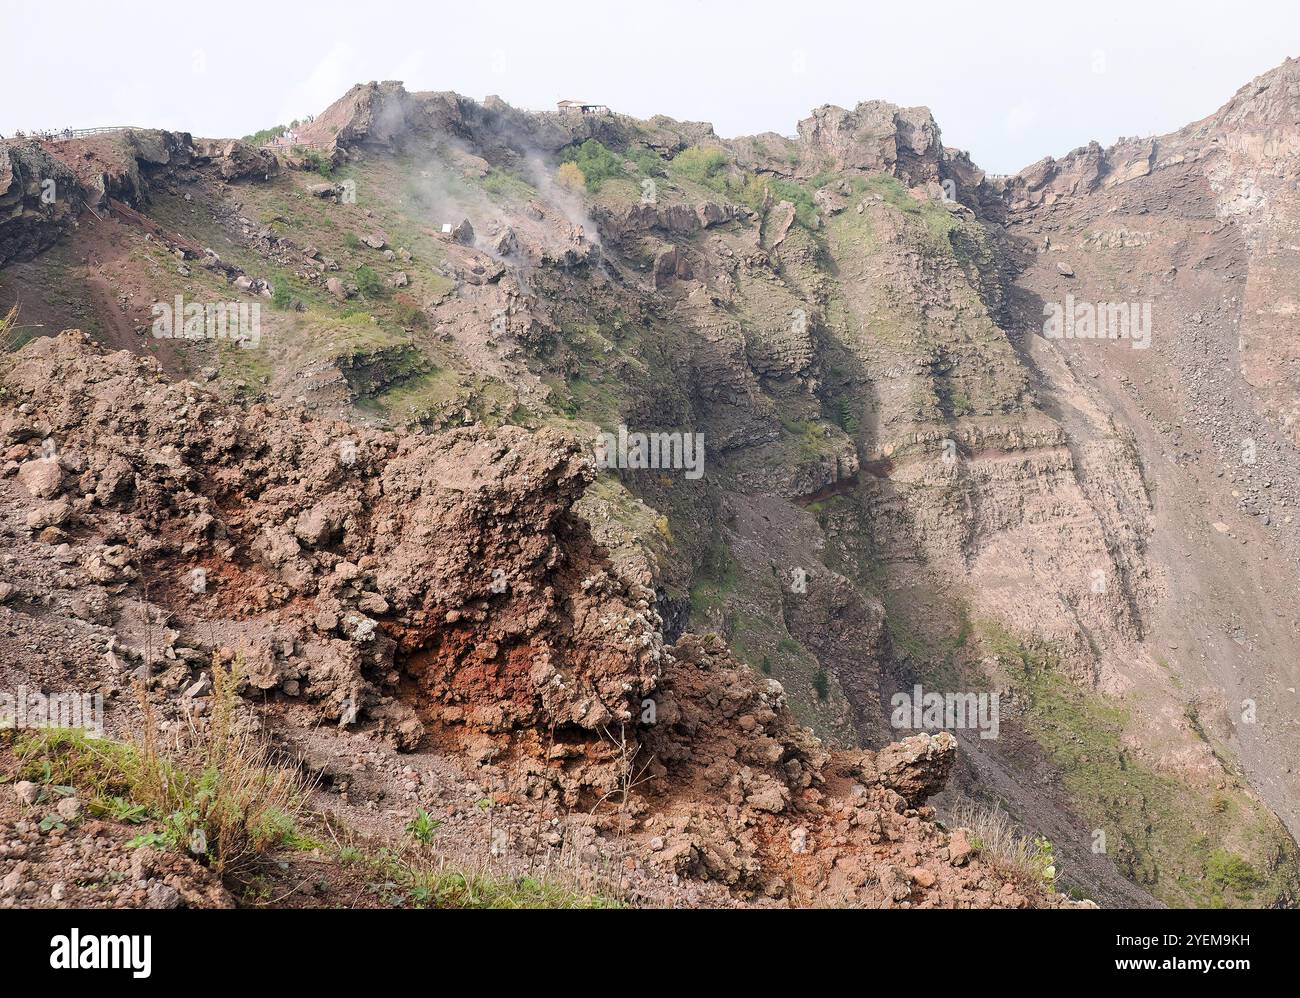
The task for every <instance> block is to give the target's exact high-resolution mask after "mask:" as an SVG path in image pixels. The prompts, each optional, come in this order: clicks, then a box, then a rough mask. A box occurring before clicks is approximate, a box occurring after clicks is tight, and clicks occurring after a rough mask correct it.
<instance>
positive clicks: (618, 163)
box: [560, 139, 624, 194]
mask: <svg viewBox="0 0 1300 998" xmlns="http://www.w3.org/2000/svg"><path fill="white" fill-rule="evenodd" d="M560 162H561V163H572V164H573V165H574V166H576V167H577V168H578V169H579V170H581V171H582V176H583V178H584V181H585V183H586V185H587V190H588V191H590V192H591V193H592V194H595V193H596V192H597V191H599V190H600V185H601V184H602V183H604V182H605V181H606V180H608V179H609V178H610V177H621V176H623V175H624V174H623V157H622V156H619V155H618V154H617V153H615V152H613V151H611V150H610V149H607V148H606V147H605V146H604V145H602V144H601V143H600V142H597V141H596V140H595V139H588V140H587V141H586V142H584V143H583V144H582V145H580V146H576V147H575V146H570V147H569V148H568V149H565V150H564V152H562V153H561V154H560Z"/></svg>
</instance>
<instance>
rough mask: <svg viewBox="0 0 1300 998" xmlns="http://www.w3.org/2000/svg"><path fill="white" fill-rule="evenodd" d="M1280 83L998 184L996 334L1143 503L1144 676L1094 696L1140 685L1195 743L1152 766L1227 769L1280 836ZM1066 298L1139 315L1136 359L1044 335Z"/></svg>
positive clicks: (1285, 432) (1288, 227)
mask: <svg viewBox="0 0 1300 998" xmlns="http://www.w3.org/2000/svg"><path fill="white" fill-rule="evenodd" d="M1296 74H1297V63H1296V62H1295V61H1294V60H1292V61H1289V62H1287V63H1286V64H1284V65H1283V66H1281V67H1279V68H1277V69H1276V70H1274V71H1272V72H1270V73H1268V74H1265V75H1264V76H1262V77H1260V78H1259V79H1257V80H1255V81H1254V82H1253V83H1251V84H1250V85H1248V86H1247V87H1244V88H1243V89H1242V90H1241V91H1239V92H1238V94H1237V95H1236V96H1235V97H1234V98H1233V100H1232V101H1230V102H1229V103H1228V104H1227V105H1225V107H1224V108H1222V109H1221V110H1220V111H1219V112H1217V113H1216V114H1214V115H1211V116H1210V117H1208V118H1206V119H1204V120H1203V121H1201V122H1197V123H1196V124H1193V125H1189V126H1188V127H1186V128H1184V129H1182V130H1181V131H1179V132H1176V133H1174V134H1172V135H1167V136H1161V137H1158V138H1154V139H1144V140H1140V141H1139V140H1125V141H1122V142H1120V143H1119V144H1117V145H1116V146H1115V147H1112V148H1110V149H1106V150H1101V149H1099V148H1097V147H1090V148H1089V149H1086V150H1081V151H1079V152H1077V153H1074V154H1071V156H1069V157H1067V158H1066V159H1065V160H1062V161H1061V162H1059V163H1053V162H1048V163H1045V164H1040V165H1038V166H1036V167H1034V168H1031V169H1030V170H1029V171H1026V172H1025V173H1024V174H1021V175H1020V176H1019V177H1017V178H1014V179H1013V180H1012V181H1011V182H1010V183H1009V185H1008V192H1009V194H1010V215H1009V220H1010V223H1011V224H1010V231H1011V232H1012V233H1013V234H1014V236H1015V240H1016V242H1017V243H1018V244H1019V247H1020V252H1021V254H1022V259H1023V261H1024V262H1023V267H1024V270H1023V272H1022V274H1021V275H1020V277H1019V278H1018V280H1017V284H1016V292H1015V294H1016V299H1017V309H1018V312H1019V316H1020V318H1019V323H1018V325H1019V328H1020V329H1022V330H1024V331H1025V333H1026V336H1025V339H1024V340H1023V343H1024V350H1025V352H1026V353H1027V354H1028V355H1029V356H1030V357H1031V358H1032V363H1033V364H1034V366H1035V368H1036V369H1037V370H1038V371H1039V372H1040V374H1041V378H1042V383H1043V386H1044V396H1045V398H1047V399H1048V400H1049V401H1050V403H1052V404H1054V405H1055V406H1057V407H1058V408H1059V409H1060V410H1061V411H1063V412H1066V413H1069V414H1070V419H1069V421H1068V424H1067V425H1068V426H1069V427H1070V430H1071V434H1072V436H1073V437H1074V439H1076V440H1078V441H1080V442H1089V441H1093V440H1095V439H1096V438H1097V436H1098V429H1099V428H1100V427H1101V426H1103V425H1104V424H1105V423H1110V424H1114V425H1121V426H1125V427H1128V428H1130V431H1131V437H1132V446H1133V450H1134V453H1135V454H1136V455H1137V456H1138V457H1139V458H1140V460H1141V463H1142V467H1143V469H1144V472H1143V474H1144V478H1145V481H1146V489H1147V491H1148V492H1149V493H1150V495H1151V497H1152V505H1151V511H1150V516H1149V517H1148V518H1147V521H1146V525H1145V527H1144V529H1143V530H1142V533H1143V534H1144V535H1145V542H1144V552H1143V555H1144V560H1145V564H1146V566H1147V571H1148V572H1149V573H1150V575H1151V576H1152V577H1153V578H1154V579H1158V580H1159V584H1158V586H1157V589H1156V595H1157V598H1156V599H1155V600H1154V601H1151V602H1150V603H1149V604H1147V605H1145V606H1143V605H1142V604H1139V609H1140V610H1141V611H1142V612H1141V616H1140V620H1141V621H1142V624H1143V628H1144V631H1145V635H1146V637H1147V640H1146V641H1145V642H1144V644H1143V650H1144V652H1145V655H1146V656H1148V657H1147V664H1146V665H1145V666H1144V667H1143V668H1141V669H1136V670H1135V669H1133V668H1132V667H1131V666H1130V667H1128V668H1126V667H1125V664H1124V663H1123V662H1122V661H1121V662H1117V663H1115V664H1114V665H1113V666H1111V667H1110V669H1108V673H1109V675H1110V676H1111V683H1110V685H1112V686H1115V687H1127V688H1129V689H1133V690H1137V691H1142V694H1141V695H1139V696H1134V697H1133V699H1134V700H1135V702H1141V701H1143V700H1144V701H1145V702H1146V704H1147V705H1148V707H1147V709H1148V710H1149V711H1150V712H1151V713H1152V714H1156V713H1157V712H1158V709H1159V708H1158V705H1159V704H1161V703H1162V702H1163V703H1170V702H1177V701H1179V700H1182V701H1184V702H1185V703H1186V704H1187V708H1186V714H1187V717H1188V719H1189V721H1190V723H1191V725H1192V727H1193V728H1194V729H1195V730H1196V731H1197V732H1198V733H1199V734H1200V736H1201V738H1202V739H1203V744H1202V746H1201V747H1200V749H1199V752H1194V751H1193V750H1192V749H1191V748H1189V747H1188V746H1187V745H1185V744H1182V743H1180V742H1179V741H1178V740H1177V739H1174V738H1168V739H1166V740H1164V745H1165V748H1164V749H1163V752H1162V753H1161V754H1160V756H1159V758H1160V759H1161V761H1162V762H1163V763H1165V764H1167V765H1168V766H1170V767H1171V768H1174V769H1185V770H1190V771H1192V772H1196V771H1198V770H1199V771H1202V772H1205V773H1207V774H1208V773H1213V772H1215V770H1216V767H1215V766H1214V765H1213V764H1212V763H1211V762H1210V760H1209V756H1210V754H1211V753H1214V754H1216V755H1226V756H1229V757H1234V758H1236V759H1238V760H1239V764H1240V765H1241V766H1242V768H1243V769H1244V771H1245V772H1246V774H1247V775H1248V776H1249V778H1250V782H1251V784H1252V785H1253V786H1254V787H1255V788H1256V790H1257V791H1258V792H1259V794H1260V795H1261V796H1262V798H1263V799H1264V800H1265V801H1267V802H1268V804H1269V805H1270V806H1271V807H1272V808H1273V809H1275V810H1276V812H1277V813H1278V814H1279V815H1280V816H1281V817H1282V818H1283V820H1284V821H1285V822H1286V823H1287V824H1288V826H1289V827H1290V828H1291V830H1292V832H1293V833H1294V832H1295V831H1296V829H1297V824H1296V822H1297V813H1298V812H1297V796H1296V794H1297V792H1298V790H1297V785H1296V781H1295V779H1294V775H1293V774H1292V773H1289V772H1287V770H1288V769H1291V768H1293V767H1292V766H1291V765H1290V763H1289V762H1285V761H1283V760H1289V759H1294V758H1296V753H1297V751H1300V745H1297V743H1296V742H1295V735H1296V729H1295V725H1294V694H1293V693H1291V692H1289V691H1290V690H1292V689H1294V688H1295V680H1296V673H1295V668H1296V667H1295V661H1296V655H1295V650H1296V638H1297V630H1296V622H1295V619H1294V614H1293V613H1292V612H1291V611H1290V610H1289V609H1284V608H1285V607H1288V606H1289V605H1290V604H1292V603H1293V602H1294V600H1293V598H1292V597H1293V595H1294V593H1295V592H1296V590H1297V582H1298V581H1300V579H1298V578H1297V552H1298V549H1297V541H1296V532H1295V528H1294V514H1295V504H1296V499H1297V496H1298V495H1300V482H1298V481H1297V461H1296V435H1295V402H1296V389H1297V380H1296V378H1297V370H1298V368H1297V358H1296V352H1295V337H1294V335H1293V334H1292V333H1291V332H1290V331H1289V330H1290V320H1289V319H1288V316H1289V315H1290V313H1291V311H1292V310H1293V306H1292V304H1288V303H1289V302H1290V296H1291V289H1292V288H1293V287H1294V284H1295V278H1296V268H1297V266H1298V265H1300V258H1298V257H1297V249H1296V247H1295V245H1294V240H1293V238H1292V234H1293V232H1294V229H1295V224H1296V220H1295V214H1296V205H1295V177H1296V170H1297V169H1298V168H1300V161H1297V158H1296V148H1297V147H1296V143H1297V137H1296V136H1297V121H1298V120H1300V118H1298V115H1300V111H1298V106H1297V99H1296V98H1297V94H1298V92H1300V91H1298V90H1297V82H1296V80H1297V75H1296ZM1067 295H1068V296H1070V298H1071V300H1074V301H1077V302H1080V303H1085V304H1087V303H1094V304H1095V303H1098V302H1116V301H1119V302H1128V303H1131V304H1132V307H1133V308H1134V309H1136V308H1137V307H1139V306H1142V307H1146V308H1148V309H1149V310H1150V316H1151V318H1150V328H1149V331H1148V332H1149V341H1148V343H1147V344H1146V345H1145V346H1144V347H1143V348H1142V349H1132V348H1131V347H1132V346H1134V345H1136V343H1135V341H1132V340H1129V341H1125V340H1113V339H1108V338H1102V339H1086V338H1081V337H1075V338H1045V337H1044V336H1042V335H1041V332H1042V327H1041V323H1042V322H1043V321H1044V320H1043V318H1042V315H1043V306H1044V304H1045V303H1046V304H1048V305H1049V306H1050V304H1051V303H1063V302H1065V301H1066V296H1067ZM1035 332H1037V333H1038V335H1035ZM1152 661H1154V663H1155V667H1152V665H1151V664H1150V663H1151V662H1152ZM1164 670H1167V673H1165V672H1164ZM1176 726H1177V725H1176V724H1171V723H1170V719H1168V718H1166V719H1165V720H1164V721H1161V720H1160V719H1159V718H1158V717H1153V718H1152V719H1151V720H1150V721H1149V722H1148V728H1149V729H1154V730H1160V729H1161V728H1170V727H1176ZM1153 741H1154V739H1153Z"/></svg>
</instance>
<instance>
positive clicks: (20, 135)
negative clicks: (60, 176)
mask: <svg viewBox="0 0 1300 998" xmlns="http://www.w3.org/2000/svg"><path fill="white" fill-rule="evenodd" d="M135 127H136V126H135V125H106V126H105V127H103V128H60V129H57V130H54V129H51V130H50V131H45V132H15V133H14V134H13V135H11V136H9V138H11V139H18V140H23V139H42V140H45V141H51V142H62V141H64V140H66V139H84V138H85V137H86V136H88V135H106V134H108V133H110V132H129V131H131V130H132V129H133V128H135Z"/></svg>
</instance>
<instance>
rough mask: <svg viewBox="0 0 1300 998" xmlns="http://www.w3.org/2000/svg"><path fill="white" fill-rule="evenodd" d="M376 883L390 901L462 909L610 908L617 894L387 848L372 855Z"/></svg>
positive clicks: (616, 903) (617, 905) (615, 903)
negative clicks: (481, 869) (377, 875)
mask: <svg viewBox="0 0 1300 998" xmlns="http://www.w3.org/2000/svg"><path fill="white" fill-rule="evenodd" d="M375 867H376V870H377V871H378V872H379V873H380V875H381V877H382V878H383V879H382V880H381V881H380V882H379V883H378V884H376V887H377V889H378V890H380V891H381V892H382V894H383V896H385V897H386V898H387V900H388V902H389V903H390V904H391V905H393V906H394V907H413V908H462V909H590V908H599V909H612V908H623V907H625V905H623V904H622V903H621V902H619V901H618V900H616V899H614V898H612V897H608V896H605V895H601V894H586V893H582V892H580V891H577V890H575V889H574V888H572V887H570V886H568V885H566V884H563V883H561V882H560V881H559V880H557V879H554V878H550V877H531V876H525V877H511V876H502V875H499V874H494V873H489V872H479V871H471V870H466V869H463V868H459V867H456V866H452V865H448V864H442V865H437V866H434V865H428V864H426V863H424V862H422V861H420V860H419V859H415V860H412V859H408V858H406V857H403V856H401V855H399V854H397V853H395V852H393V851H392V850H382V851H381V852H380V853H379V855H378V856H377V857H376V859H375Z"/></svg>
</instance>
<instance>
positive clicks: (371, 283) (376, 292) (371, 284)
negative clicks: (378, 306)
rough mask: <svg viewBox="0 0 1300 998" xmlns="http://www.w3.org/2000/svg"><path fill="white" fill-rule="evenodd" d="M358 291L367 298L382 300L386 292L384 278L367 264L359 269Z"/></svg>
mask: <svg viewBox="0 0 1300 998" xmlns="http://www.w3.org/2000/svg"><path fill="white" fill-rule="evenodd" d="M357 289H358V290H359V291H360V292H361V293H362V294H363V295H365V296H366V297H367V298H382V297H383V296H384V292H385V290H386V289H385V287H384V280H383V278H382V277H380V276H379V275H378V274H376V273H375V269H374V268H373V267H371V266H369V265H367V264H362V265H361V266H360V267H358V268H357Z"/></svg>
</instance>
